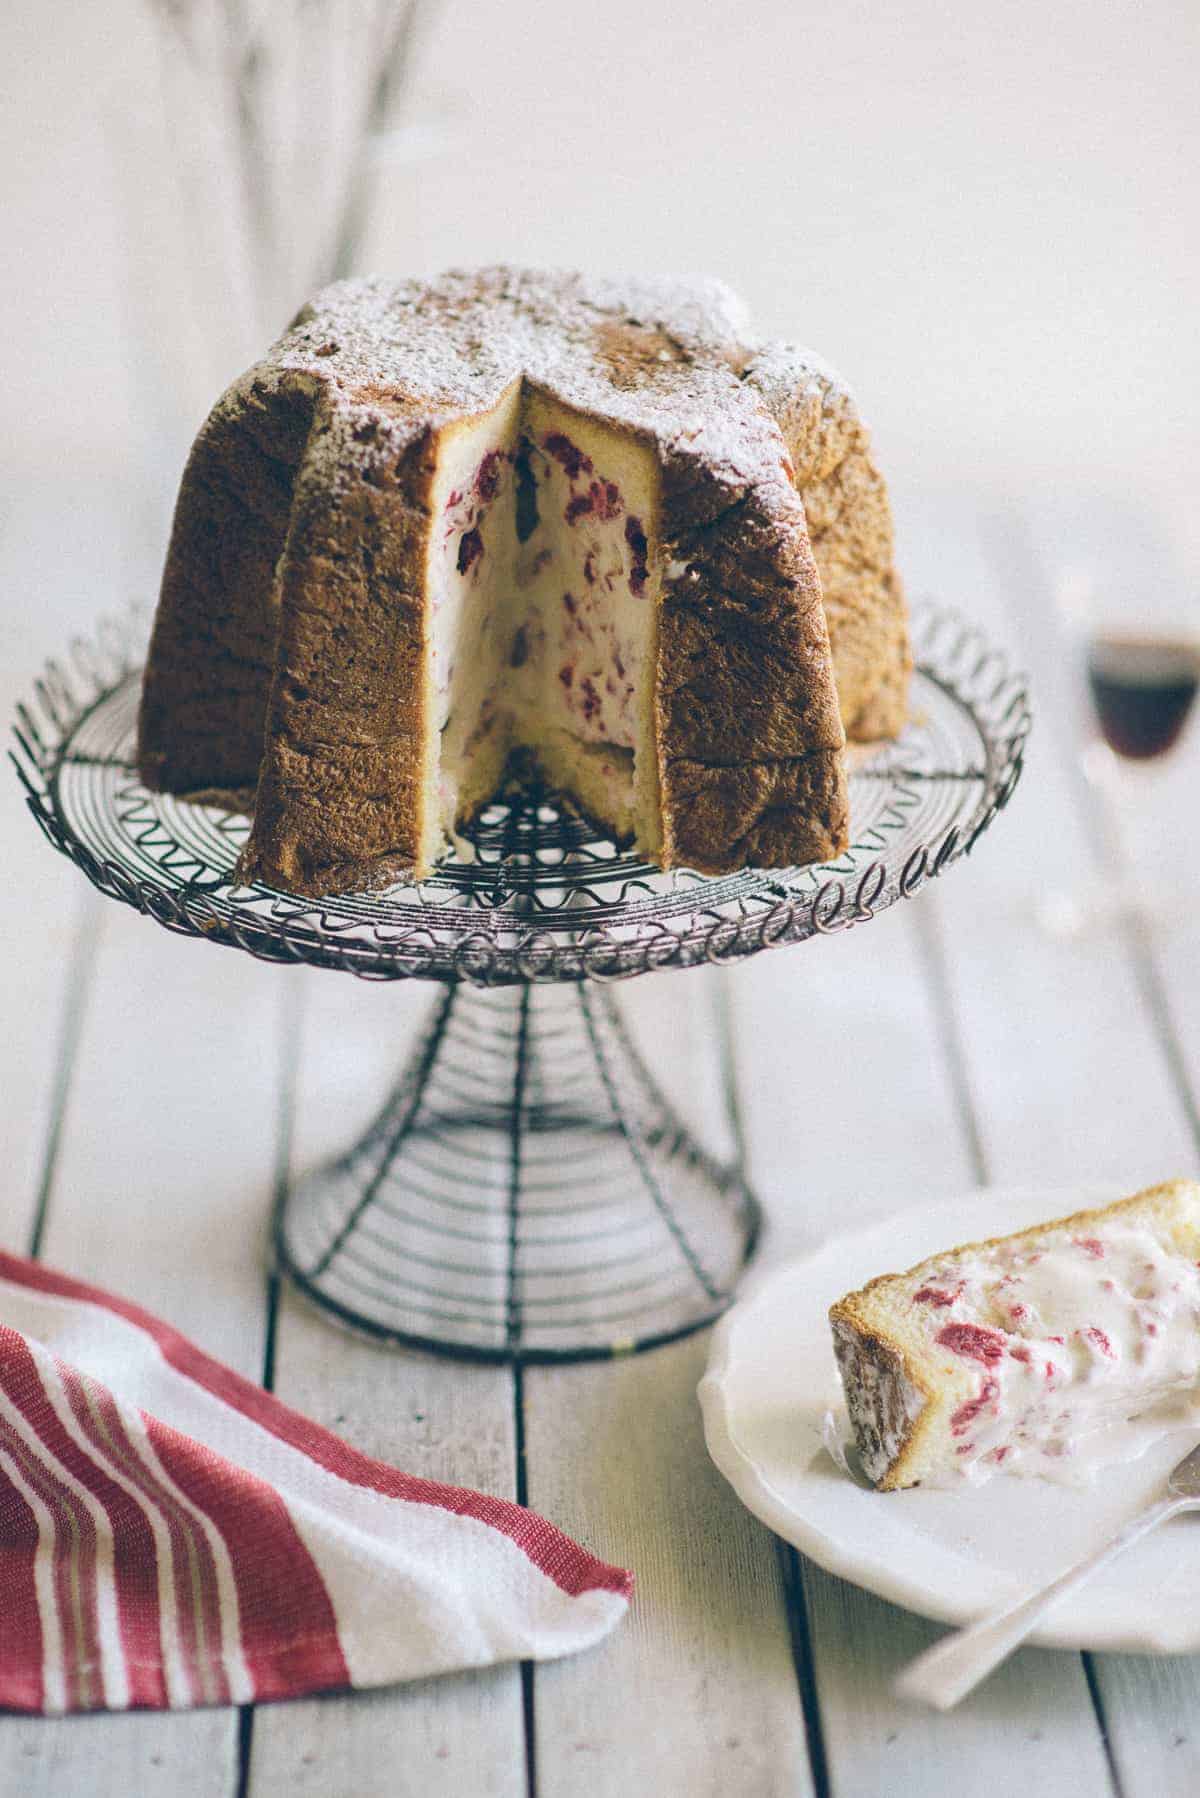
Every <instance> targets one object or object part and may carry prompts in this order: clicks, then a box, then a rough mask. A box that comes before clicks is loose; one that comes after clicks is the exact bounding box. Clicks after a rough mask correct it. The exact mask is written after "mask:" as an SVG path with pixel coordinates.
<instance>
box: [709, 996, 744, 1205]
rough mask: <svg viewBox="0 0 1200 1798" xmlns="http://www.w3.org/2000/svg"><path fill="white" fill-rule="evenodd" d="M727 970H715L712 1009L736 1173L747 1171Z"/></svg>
mask: <svg viewBox="0 0 1200 1798" xmlns="http://www.w3.org/2000/svg"><path fill="white" fill-rule="evenodd" d="M729 978H730V977H729V970H728V969H726V968H722V969H720V970H719V972H718V977H717V980H716V983H715V987H714V992H713V1009H714V1012H715V1014H716V1026H717V1060H718V1065H719V1069H720V1075H721V1090H722V1092H723V1093H724V1095H725V1113H726V1117H727V1119H728V1122H729V1129H730V1134H731V1135H732V1137H733V1164H734V1167H735V1168H736V1170H737V1172H738V1173H739V1174H741V1175H743V1176H744V1175H745V1172H746V1118H745V1112H744V1110H743V1108H742V1095H741V1083H740V1080H739V1078H738V1053H737V1039H736V1035H735V1032H734V1026H733V1006H732V1003H731V1000H730V993H729Z"/></svg>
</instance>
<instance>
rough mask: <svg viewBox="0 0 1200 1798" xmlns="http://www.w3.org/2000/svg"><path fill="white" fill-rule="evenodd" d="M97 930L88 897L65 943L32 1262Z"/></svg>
mask: <svg viewBox="0 0 1200 1798" xmlns="http://www.w3.org/2000/svg"><path fill="white" fill-rule="evenodd" d="M100 930H101V912H100V899H99V896H98V895H97V894H95V893H89V894H88V896H87V898H86V901H85V902H84V905H83V907H82V909H81V912H80V915H79V918H78V921H77V923H76V925H75V930H74V932H73V935H72V939H71V953H70V956H69V958H68V962H67V979H66V986H65V990H64V994H63V1001H62V1010H61V1012H60V1014H59V1028H58V1048H57V1052H56V1054H55V1057H54V1075H53V1080H52V1083H51V1088H50V1116H49V1119H48V1123H47V1129H46V1147H45V1151H44V1153H43V1155H42V1166H41V1173H40V1175H39V1177H38V1185H37V1198H36V1200H35V1202H34V1208H33V1221H32V1223H31V1225H30V1229H29V1253H30V1256H31V1257H32V1258H33V1259H34V1260H35V1261H36V1260H37V1259H38V1258H39V1257H40V1255H41V1252H42V1244H43V1242H44V1241H45V1237H46V1226H47V1224H48V1222H49V1217H50V1200H51V1197H52V1195H53V1191H54V1176H55V1172H56V1170H57V1167H58V1154H59V1149H60V1147H61V1144H62V1135H63V1127H64V1125H65V1123H66V1116H67V1106H68V1104H69V1102H70V1096H71V1088H72V1085H73V1083H74V1078H75V1066H76V1062H77V1060H78V1055H79V1044H80V1040H81V1038H82V1035H83V1020H84V1013H85V1011H86V1009H87V1000H88V995H89V993H90V991H91V987H92V977H93V970H94V968H95V965H96V950H97V947H98V944H99V939H100Z"/></svg>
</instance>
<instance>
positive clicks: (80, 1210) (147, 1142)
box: [0, 905, 281, 1798]
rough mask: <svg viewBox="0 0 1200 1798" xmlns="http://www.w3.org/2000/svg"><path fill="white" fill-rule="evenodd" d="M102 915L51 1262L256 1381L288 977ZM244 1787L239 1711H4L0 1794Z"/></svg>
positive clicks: (148, 1795) (143, 924) (190, 1797)
mask: <svg viewBox="0 0 1200 1798" xmlns="http://www.w3.org/2000/svg"><path fill="white" fill-rule="evenodd" d="M102 918H103V924H102V929H101V932H100V940H99V947H98V950H97V957H96V965H95V969H94V990H93V993H92V997H91V1003H90V1004H89V1007H88V1010H87V1015H86V1019H85V1023H84V1029H83V1033H82V1037H81V1041H80V1046H79V1055H78V1065H77V1069H76V1074H75V1079H74V1083H73V1087H72V1091H71V1095H70V1102H69V1104H68V1107H67V1112H66V1116H65V1120H64V1126H63V1135H62V1142H61V1146H60V1151H59V1157H58V1165H57V1169H56V1175H55V1181H54V1190H53V1192H52V1194H51V1199H50V1206H49V1213H48V1221H47V1229H46V1236H45V1243H44V1252H45V1256H46V1259H47V1261H48V1262H50V1263H51V1265H54V1266H58V1267H62V1268H65V1269H67V1270H68V1271H70V1272H74V1273H78V1274H81V1275H84V1276H86V1277H87V1278H89V1279H93V1280H95V1281H97V1282H99V1283H100V1284H101V1285H107V1286H111V1287H112V1288H114V1289H115V1290H116V1291H118V1292H120V1293H122V1294H124V1295H126V1296H128V1297H131V1298H134V1299H136V1300H138V1301H140V1302H141V1303H144V1304H146V1305H147V1306H149V1307H150V1308H151V1309H152V1310H155V1311H157V1312H159V1313H160V1314H161V1315H163V1316H165V1317H167V1318H168V1319H169V1320H170V1321H171V1322H172V1323H174V1324H176V1325H178V1327H179V1328H180V1329H182V1330H184V1331H185V1332H187V1333H188V1334H189V1335H191V1336H193V1337H195V1339H196V1340H197V1341H198V1342H199V1343H200V1344H201V1345H202V1346H203V1347H205V1348H207V1349H209V1350H210V1351H211V1352H212V1353H214V1354H216V1355H219V1356H220V1357H221V1358H222V1359H223V1360H226V1361H228V1362H230V1363H231V1364H232V1365H233V1366H234V1367H236V1368H238V1369H239V1370H240V1371H241V1372H243V1373H245V1374H247V1375H249V1376H250V1377H257V1376H258V1374H259V1371H260V1368H261V1361H262V1351H263V1326H264V1302H263V1294H264V1280H263V1234H264V1228H263V1227H264V1219H265V1216H266V1212H267V1206H268V1203H269V1198H270V1191H271V1181H272V1167H273V1157H274V1151H275V1144H274V1140H273V1139H274V1132H275V1118H276V1111H277V1088H278V1044H279V1035H280V1032H279V1022H280V1017H281V1012H280V1005H279V999H280V991H281V986H280V977H279V974H278V973H277V971H275V970H273V969H269V968H264V967H261V966H259V965H258V964H256V963H254V962H252V961H251V960H250V959H249V958H248V957H244V956H240V955H236V954H234V953H232V952H229V951H225V950H214V949H213V948H211V947H210V946H209V945H207V944H203V943H190V944H189V943H184V942H181V941H180V940H179V939H177V938H175V937H172V936H170V935H168V933H167V932H165V931H163V930H160V929H159V927H158V926H157V925H155V924H153V923H151V922H148V921H146V920H144V919H141V918H139V917H137V916H136V915H135V914H133V913H132V912H129V911H126V910H124V909H123V908H118V907H116V906H113V905H106V906H105V907H104V908H103V912H102ZM236 1780H237V1713H236V1712H235V1711H233V1710H231V1709H221V1710H206V1711H193V1712H189V1713H183V1714H180V1715H176V1716H173V1715H170V1714H166V1713H156V1712H146V1713H140V1714H131V1715H126V1716H101V1717H95V1718H88V1719H79V1720H71V1721H70V1722H66V1723H61V1724H46V1723H44V1722H41V1721H39V1720H36V1719H25V1718H17V1717H6V1718H3V1719H0V1789H11V1790H14V1791H20V1792H21V1793H22V1798H26V1795H27V1798H37V1795H39V1794H42V1793H50V1792H55V1793H58V1792H62V1791H64V1790H67V1791H70V1792H71V1793H72V1794H79V1795H80V1798H109V1795H110V1794H111V1795H112V1798H125V1795H126V1794H128V1793H129V1792H134V1791H136V1792H137V1793H138V1794H139V1798H142V1795H144V1798H157V1795H158V1794H162V1795H163V1798H232V1794H233V1792H234V1791H235V1789H236Z"/></svg>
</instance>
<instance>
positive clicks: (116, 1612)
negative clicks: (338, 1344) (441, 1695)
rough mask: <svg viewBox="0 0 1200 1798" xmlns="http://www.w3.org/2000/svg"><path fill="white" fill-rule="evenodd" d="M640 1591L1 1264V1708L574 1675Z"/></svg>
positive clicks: (140, 1322)
mask: <svg viewBox="0 0 1200 1798" xmlns="http://www.w3.org/2000/svg"><path fill="white" fill-rule="evenodd" d="M631 1585H632V1579H631V1576H630V1575H629V1574H628V1573H625V1572H623V1571H622V1570H621V1569H620V1568H617V1567H609V1566H607V1565H605V1563H604V1562H603V1561H599V1560H597V1559H596V1558H595V1557H594V1556H593V1555H590V1554H588V1553H587V1551H586V1550H585V1549H582V1548H580V1547H579V1546H578V1544H577V1543H575V1542H572V1541H571V1540H570V1539H569V1538H568V1537H567V1536H564V1535H563V1534H562V1532H561V1531H560V1530H557V1529H556V1528H555V1527H554V1525H553V1524H551V1523H547V1522H546V1521H545V1519H544V1518H542V1517H538V1516H537V1515H536V1514H535V1513H534V1512H532V1511H527V1510H524V1509H522V1508H521V1507H520V1506H519V1505H515V1504H510V1503H508V1502H507V1501H505V1500H503V1499H498V1498H489V1497H486V1496H485V1495H484V1494H483V1493H480V1492H470V1491H467V1490H465V1489H464V1488H462V1487H458V1486H444V1485H441V1484H439V1483H438V1482H437V1481H435V1480H426V1479H418V1478H415V1477H413V1476H412V1475H410V1474H405V1473H399V1472H397V1471H396V1469H395V1468H393V1467H389V1466H387V1465H386V1464H385V1463H383V1462H381V1461H373V1460H371V1459H370V1458H369V1456H367V1455H364V1454H360V1453H359V1452H358V1450H357V1449H354V1448H351V1447H350V1446H349V1445H348V1444H347V1443H345V1442H343V1441H341V1440H340V1438H338V1437H337V1436H334V1435H331V1434H330V1432H329V1431H328V1430H324V1429H322V1428H320V1426H319V1425H317V1424H314V1423H310V1422H309V1421H308V1420H307V1419H306V1418H304V1417H302V1416H300V1415H299V1413H298V1412H296V1411H292V1410H289V1408H288V1407H287V1406H286V1405H283V1404H280V1402H279V1400H278V1399H276V1398H273V1397H272V1396H271V1395H270V1393H268V1392H264V1391H263V1390H262V1389H261V1388H260V1387H258V1386H254V1385H252V1384H251V1383H250V1382H249V1381H248V1380H244V1379H242V1378H241V1377H240V1375H238V1374H235V1373H233V1372H232V1371H231V1370H230V1369H229V1368H227V1367H224V1366H222V1365H221V1363H220V1362H219V1361H214V1360H213V1359H212V1358H211V1356H209V1355H206V1354H204V1353H203V1352H202V1351H201V1350H200V1349H198V1348H196V1347H195V1346H194V1345H193V1344H192V1343H190V1342H188V1341H187V1340H186V1338H184V1337H183V1336H181V1335H180V1334H179V1333H178V1331H176V1330H173V1329H171V1328H170V1327H169V1326H168V1325H166V1324H163V1323H160V1322H159V1321H158V1319H157V1318H154V1317H151V1316H150V1315H149V1313H148V1312H146V1311H143V1310H141V1309H140V1308H139V1307H138V1306H136V1305H131V1304H127V1303H126V1302H125V1301H123V1300H121V1299H118V1298H114V1297H112V1296H111V1295H110V1294H108V1293H104V1292H100V1291H98V1290H97V1289H96V1288H94V1287H91V1286H86V1285H84V1284H83V1283H82V1282H81V1281H79V1280H74V1279H69V1278H67V1277H66V1276H64V1275H62V1274H56V1273H52V1272H51V1271H50V1270H49V1269H48V1268H45V1267H42V1266H41V1265H39V1264H38V1263H36V1262H32V1261H25V1260H22V1259H20V1258H18V1257H16V1256H13V1255H5V1254H3V1253H0V1706H6V1707H8V1708H10V1709H13V1710H21V1711H43V1712H48V1713H49V1712H62V1711H82V1710H124V1709H126V1708H127V1707H129V1706H131V1705H145V1706H151V1707H167V1706H171V1707H180V1708H185V1707H187V1706H190V1705H200V1704H241V1703H244V1702H245V1701H247V1700H249V1699H256V1698H288V1697H295V1696H297V1695H299V1694H300V1693H303V1692H314V1691H318V1690H321V1691H325V1690H332V1689H337V1688H345V1687H358V1686H375V1685H383V1684H388V1683H390V1682H392V1681H396V1680H405V1679H416V1678H419V1677H421V1676H422V1675H425V1674H431V1673H445V1672H449V1671H451V1670H453V1669H455V1668H463V1667H482V1666H486V1665H488V1664H489V1663H490V1662H495V1661H508V1660H516V1659H523V1658H532V1659H548V1658H552V1657H554V1656H557V1655H563V1654H571V1653H573V1652H574V1651H575V1650H576V1649H579V1648H585V1647H587V1646H588V1645H589V1644H591V1643H593V1642H596V1641H598V1640H599V1639H600V1637H602V1636H604V1635H605V1634H607V1632H608V1631H609V1630H610V1629H612V1627H613V1625H614V1624H616V1623H617V1622H618V1621H619V1620H620V1618H621V1617H623V1616H624V1614H625V1610H626V1607H627V1605H628V1602H629V1593H630V1589H631Z"/></svg>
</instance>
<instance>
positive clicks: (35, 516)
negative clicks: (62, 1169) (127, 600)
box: [0, 489, 116, 1250]
mask: <svg viewBox="0 0 1200 1798" xmlns="http://www.w3.org/2000/svg"><path fill="white" fill-rule="evenodd" d="M70 530H71V532H72V533H74V534H76V539H77V540H76V541H75V542H71V541H70V538H68V539H67V540H66V541H64V540H63V537H62V531H63V521H62V507H61V500H60V499H57V498H56V500H55V504H54V508H53V513H52V512H51V509H50V507H49V506H48V505H47V504H46V503H45V502H44V501H41V502H39V498H38V495H37V494H36V493H35V492H33V491H22V490H21V489H18V490H17V493H16V494H15V496H14V503H13V505H12V507H11V509H9V510H7V511H6V513H5V515H4V518H3V521H2V523H0V590H2V591H3V592H4V593H5V594H6V595H9V596H11V598H10V603H7V604H5V605H4V606H2V607H0V732H2V734H3V737H4V747H5V749H6V750H7V749H8V747H9V745H10V743H11V737H10V735H9V732H10V728H11V725H12V722H13V720H14V716H15V711H16V706H17V703H18V701H24V702H27V701H28V700H29V698H30V696H31V694H32V691H33V683H34V677H35V675H37V674H38V673H39V671H40V669H41V666H42V663H43V662H44V660H45V658H46V657H47V656H49V655H51V654H54V653H58V652H60V651H61V650H62V649H64V648H65V645H66V640H67V637H68V635H69V634H70V632H71V630H74V629H78V626H79V612H78V597H77V593H76V591H75V587H76V583H77V581H78V578H79V570H80V568H81V567H82V566H89V567H91V568H92V569H93V570H94V571H95V573H96V575H97V578H98V581H99V582H100V584H101V586H102V588H103V589H104V590H105V591H108V590H110V589H111V584H112V582H111V577H112V573H113V570H114V566H115V561H116V549H115V546H114V533H113V531H112V529H111V527H110V524H109V521H108V518H107V514H106V513H105V512H104V511H103V510H102V509H101V508H100V507H99V506H98V505H95V504H93V505H92V506H90V507H89V506H88V505H86V503H85V504H83V505H82V506H81V507H80V510H79V515H78V517H77V518H73V519H72V522H71V526H70ZM27 596H35V597H36V607H33V606H31V605H30V604H29V603H28V601H27ZM32 618H36V620H37V626H36V629H34V628H33V627H32V626H31V619H32ZM0 843H3V845H4V880H3V882H0V953H2V955H3V973H2V990H3V994H4V1032H3V1040H2V1041H0V1166H3V1168H4V1170H5V1178H4V1181H3V1184H2V1186H0V1239H2V1240H3V1242H4V1244H5V1246H6V1247H10V1248H13V1249H17V1250H22V1249H25V1248H26V1247H27V1246H28V1240H29V1233H30V1230H31V1228H32V1225H33V1218H34V1211H35V1207H36V1203H37V1198H38V1190H39V1186H40V1184H41V1181H42V1178H43V1174H44V1171H45V1158H46V1153H47V1149H48V1147H49V1142H50V1133H51V1127H52V1123H53V1118H54V1114H55V1111H56V1109H57V1107H58V1105H59V1103H60V1101H61V1098H62V1093H61V1091H60V1077H62V1078H65V1077H66V1075H67V1072H68V1069H67V1066H66V1062H65V1060H64V1054H65V1052H68V1051H69V1047H70V1042H71V1040H72V1038H73V1036H74V1031H75V1025H76V1022H77V1018H76V1016H75V1015H74V1013H75V1011H76V1010H77V1005H78V1003H79V1002H82V1000H83V998H84V996H85V990H86V967H84V966H81V965H80V964H81V958H83V960H86V939H87V936H88V934H89V933H90V932H91V931H92V930H93V928H94V904H93V902H92V900H91V895H90V892H89V889H88V888H87V886H86V883H85V882H84V881H83V880H82V879H81V878H80V877H79V876H78V875H77V874H75V873H74V871H73V870H72V869H71V868H70V867H69V866H68V864H67V863H66V862H65V861H64V860H63V859H62V857H61V856H58V855H56V854H55V853H54V852H53V850H52V849H51V848H50V846H49V845H48V844H47V843H46V842H45V840H44V839H43V837H42V834H41V832H40V831H39V830H38V828H37V826H36V825H35V823H34V821H33V819H32V817H31V816H30V814H29V812H28V810H27V808H26V805H25V797H24V791H23V789H22V787H21V786H20V784H19V782H18V780H17V778H16V776H15V775H14V773H13V771H12V769H11V768H10V767H9V766H8V763H7V757H5V758H4V759H3V762H2V764H0Z"/></svg>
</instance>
